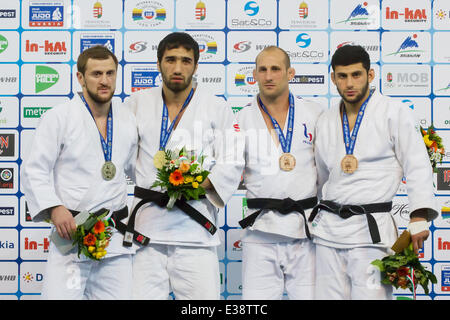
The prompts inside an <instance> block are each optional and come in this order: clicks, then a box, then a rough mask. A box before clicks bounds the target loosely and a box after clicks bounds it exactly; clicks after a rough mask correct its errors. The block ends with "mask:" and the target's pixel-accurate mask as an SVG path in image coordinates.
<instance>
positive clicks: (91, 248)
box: [72, 210, 113, 260]
mask: <svg viewBox="0 0 450 320" xmlns="http://www.w3.org/2000/svg"><path fill="white" fill-rule="evenodd" d="M108 212H109V210H106V212H105V213H103V214H101V215H100V216H96V215H94V214H92V213H91V214H90V215H89V218H87V220H86V221H85V222H84V223H83V224H81V225H79V226H77V230H76V231H75V233H74V235H73V236H72V239H73V245H77V246H78V257H80V254H83V255H85V256H86V257H88V258H90V259H92V260H100V259H101V258H103V257H104V256H105V255H106V253H107V252H106V250H105V249H106V247H107V246H108V244H109V239H111V236H112V229H113V226H110V223H109V221H107V220H104V219H103V218H104V217H105V216H106V215H107V214H108Z"/></svg>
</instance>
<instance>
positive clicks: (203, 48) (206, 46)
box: [192, 33, 217, 61]
mask: <svg viewBox="0 0 450 320" xmlns="http://www.w3.org/2000/svg"><path fill="white" fill-rule="evenodd" d="M192 38H193V39H194V40H195V41H197V43H198V47H199V51H200V57H201V59H202V61H205V60H209V59H211V58H214V56H215V55H216V54H217V42H216V40H215V39H214V37H212V36H210V35H208V34H206V33H195V34H192Z"/></svg>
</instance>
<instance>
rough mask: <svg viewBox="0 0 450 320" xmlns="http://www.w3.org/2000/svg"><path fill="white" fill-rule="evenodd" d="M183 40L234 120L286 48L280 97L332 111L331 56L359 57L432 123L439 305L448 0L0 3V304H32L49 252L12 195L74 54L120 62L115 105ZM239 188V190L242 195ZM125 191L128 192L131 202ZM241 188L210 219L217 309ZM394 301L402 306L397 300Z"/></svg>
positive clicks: (448, 95)
mask: <svg viewBox="0 0 450 320" xmlns="http://www.w3.org/2000/svg"><path fill="white" fill-rule="evenodd" d="M176 30H182V31H186V32H188V33H190V34H191V35H192V36H193V37H194V39H196V40H197V41H198V43H199V45H200V51H201V56H200V66H199V68H198V72H197V74H196V75H195V81H196V82H197V83H199V85H201V86H204V87H207V88H208V90H210V91H211V92H214V93H215V94H216V95H219V96H224V97H225V98H226V99H227V101H228V103H229V106H230V108H233V109H234V110H236V112H238V110H239V109H240V108H242V107H245V106H246V105H247V103H248V102H249V101H250V100H251V96H252V95H254V94H255V93H257V84H256V83H255V80H254V79H253V77H252V69H253V67H254V59H255V56H256V54H257V53H258V52H259V51H260V50H261V49H263V48H264V47H266V46H269V45H278V46H280V47H282V48H283V49H285V50H286V51H287V52H288V54H289V56H290V58H291V61H292V64H293V66H294V68H295V70H296V75H295V77H294V79H293V80H292V81H291V84H290V87H291V91H292V92H293V93H294V94H296V95H300V96H303V97H305V98H308V99H311V100H314V101H316V102H319V103H321V104H323V105H324V106H326V107H329V106H330V105H331V104H334V103H336V102H337V101H338V100H339V97H338V94H337V91H336V89H335V88H334V86H333V85H332V83H331V82H330V79H329V72H330V68H329V62H330V57H331V55H332V54H333V53H334V51H335V50H336V48H338V47H340V46H343V45H345V44H349V43H352V44H360V45H362V46H363V47H364V48H365V49H366V50H367V51H368V52H369V54H370V57H371V60H372V67H373V68H374V69H375V74H376V78H375V81H374V83H375V85H376V87H377V88H379V90H381V92H382V93H383V94H386V95H389V96H392V97H394V98H395V99H398V100H399V101H401V102H403V103H405V104H407V105H408V106H409V107H410V108H411V109H413V110H414V112H415V114H416V116H417V121H418V124H420V125H422V126H423V127H427V126H429V125H430V124H434V126H435V127H436V129H437V131H438V134H439V135H440V136H441V137H442V138H443V142H444V145H445V146H446V147H447V150H448V151H447V153H446V154H445V157H444V162H443V164H442V165H441V166H440V167H439V169H438V173H437V174H436V176H435V187H436V194H437V198H438V202H439V205H440V208H441V211H442V212H441V216H440V217H439V218H438V219H436V220H435V221H433V223H432V225H431V230H432V233H431V236H430V237H429V239H428V240H427V241H426V242H425V246H424V248H423V250H422V251H421V253H420V258H421V260H422V262H423V263H424V264H425V265H426V266H427V267H428V268H429V269H430V270H432V271H433V272H434V274H435V275H436V276H437V279H438V283H437V284H435V285H433V287H432V290H431V294H430V296H425V295H424V294H423V291H420V290H419V291H418V299H448V298H450V45H449V43H450V1H448V0H434V1H431V0H264V1H263V0H126V1H125V0H45V1H44V0H8V1H1V5H0V299H38V298H39V294H40V290H41V285H42V281H44V280H45V279H44V266H45V261H46V259H47V254H48V248H49V239H48V236H49V231H50V229H49V225H48V224H46V223H33V222H31V221H30V218H29V215H28V214H27V204H26V201H25V198H24V197H23V193H22V192H21V191H22V190H21V188H20V179H19V173H20V170H21V164H22V162H23V160H24V159H25V158H26V157H27V152H28V150H29V147H30V143H31V141H32V137H33V133H34V129H35V128H36V126H37V125H38V124H39V120H40V118H41V116H42V115H43V114H44V113H45V112H46V111H47V110H49V109H50V108H52V107H54V106H55V105H57V104H60V103H62V102H65V101H68V100H69V99H70V98H72V97H73V95H74V93H76V92H77V91H79V90H80V87H79V84H78V82H77V81H76V60H77V57H78V55H79V53H80V52H82V51H83V50H85V49H86V48H89V47H91V46H94V45H103V46H105V47H107V48H108V49H110V50H111V51H112V52H114V53H115V54H116V55H117V57H118V59H119V61H120V65H119V77H118V83H117V90H116V93H115V98H114V99H117V100H121V101H125V100H126V99H127V97H128V96H129V95H130V94H131V93H132V92H135V91H138V90H142V89H146V88H150V87H154V86H158V85H160V84H161V78H160V76H159V73H158V71H157V69H156V50H157V45H158V43H159V41H160V40H161V39H162V38H163V37H164V36H165V35H166V34H168V33H169V32H172V31H176ZM244 187H245V184H244V185H243V186H242V188H244ZM132 192H133V186H132V184H131V183H130V186H129V193H130V199H131V197H132ZM243 196H244V191H243V190H238V192H236V194H235V195H234V196H233V198H232V199H231V201H230V202H229V203H228V205H227V207H226V208H225V209H224V210H223V211H222V214H221V215H220V219H221V220H220V221H219V226H220V231H219V232H220V235H221V239H222V245H221V246H220V248H219V259H220V270H221V271H220V272H221V284H222V286H221V294H222V297H223V299H240V298H241V290H242V287H241V250H242V247H241V242H240V231H241V230H240V228H239V225H238V221H239V220H240V219H242V199H243ZM392 213H393V215H394V217H395V220H396V223H397V226H398V227H399V230H400V231H401V230H402V229H404V228H406V226H407V222H408V216H409V209H408V199H407V196H406V182H405V181H404V182H403V183H402V184H401V186H400V188H399V190H398V194H397V196H396V197H395V199H394V208H393V212H392ZM394 294H395V296H396V298H408V297H409V298H411V294H410V293H409V292H407V291H403V290H395V291H394Z"/></svg>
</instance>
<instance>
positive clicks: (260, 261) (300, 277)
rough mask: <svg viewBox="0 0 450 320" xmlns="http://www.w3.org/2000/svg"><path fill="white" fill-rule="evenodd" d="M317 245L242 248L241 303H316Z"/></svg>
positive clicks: (289, 243)
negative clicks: (295, 301)
mask: <svg viewBox="0 0 450 320" xmlns="http://www.w3.org/2000/svg"><path fill="white" fill-rule="evenodd" d="M314 257H315V245H314V243H313V242H312V241H311V240H309V239H297V240H293V241H287V242H277V243H253V242H245V243H243V245H242V299H243V300H280V299H281V298H282V297H283V292H284V291H286V293H287V295H288V298H289V299H290V300H312V299H314V273H315V270H314V265H315V262H314V261H315V258H314Z"/></svg>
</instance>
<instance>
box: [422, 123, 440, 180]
mask: <svg viewBox="0 0 450 320" xmlns="http://www.w3.org/2000/svg"><path fill="white" fill-rule="evenodd" d="M420 132H421V133H422V137H423V142H424V143H425V146H426V147H427V151H428V156H429V157H430V162H431V167H432V168H433V172H436V170H437V169H436V165H437V164H438V163H442V158H443V157H444V154H445V148H444V145H443V144H442V138H441V137H440V136H438V134H437V133H436V130H435V129H434V127H433V126H432V125H431V126H430V127H428V129H426V130H425V129H424V128H422V127H420Z"/></svg>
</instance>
